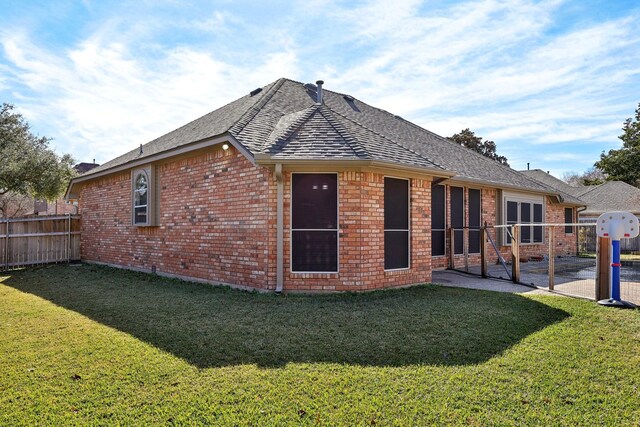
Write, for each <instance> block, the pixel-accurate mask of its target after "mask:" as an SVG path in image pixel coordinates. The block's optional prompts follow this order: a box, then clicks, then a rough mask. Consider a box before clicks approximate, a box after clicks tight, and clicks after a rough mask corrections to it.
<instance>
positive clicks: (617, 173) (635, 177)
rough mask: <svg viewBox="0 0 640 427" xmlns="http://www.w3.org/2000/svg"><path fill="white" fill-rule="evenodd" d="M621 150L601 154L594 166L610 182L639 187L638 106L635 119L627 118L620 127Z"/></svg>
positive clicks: (639, 135) (639, 126)
mask: <svg viewBox="0 0 640 427" xmlns="http://www.w3.org/2000/svg"><path fill="white" fill-rule="evenodd" d="M622 132H623V133H622V135H620V136H619V137H618V138H620V139H621V140H622V148H620V149H619V150H609V152H608V153H607V154H605V153H604V151H603V152H602V154H600V160H598V161H597V162H596V163H595V166H596V167H597V168H599V169H601V170H602V171H603V172H604V173H605V174H606V176H607V180H610V181H614V180H615V181H624V182H626V183H627V184H631V185H635V186H636V187H640V104H638V108H637V109H636V115H635V118H634V119H633V120H632V119H631V118H628V119H627V120H625V122H624V126H623V127H622Z"/></svg>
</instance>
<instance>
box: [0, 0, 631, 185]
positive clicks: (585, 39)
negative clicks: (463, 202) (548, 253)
mask: <svg viewBox="0 0 640 427" xmlns="http://www.w3.org/2000/svg"><path fill="white" fill-rule="evenodd" d="M279 77H288V78H291V79H294V80H298V81H302V82H315V81H316V80H318V79H323V80H324V81H325V88H327V89H329V90H335V91H338V92H343V93H348V94H351V95H353V96H355V97H356V98H359V99H361V100H363V101H365V102H367V103H369V104H371V105H374V106H376V107H379V108H382V109H385V110H388V111H391V112H393V113H394V114H398V115H401V116H403V117H404V118H406V119H408V120H411V121H413V122H415V123H417V124H419V125H421V126H423V127H425V128H427V129H429V130H431V131H433V132H436V133H438V134H440V135H443V136H449V135H452V134H453V133H456V132H459V131H460V130H461V129H463V128H467V127H468V128H471V130H473V131H475V132H476V134H477V135H480V136H482V137H484V138H486V139H492V140H494V141H495V142H496V143H497V146H498V153H499V154H502V155H505V156H506V157H507V158H508V159H509V162H510V164H511V166H512V167H514V168H515V169H524V168H526V164H527V162H529V163H531V167H532V168H540V169H543V170H549V171H551V172H552V173H553V174H554V175H556V176H558V177H562V174H563V173H564V172H568V171H583V170H585V169H587V168H589V167H590V166H592V165H593V163H594V162H595V161H596V160H597V159H598V158H599V154H600V153H601V152H602V151H603V150H609V149H611V148H618V147H620V146H621V141H620V140H619V139H618V138H617V137H618V135H620V134H621V127H622V124H623V122H624V120H625V119H626V118H627V117H631V116H632V115H633V113H634V110H635V108H636V107H637V106H638V103H639V102H640V3H638V2H637V1H615V0H612V1H607V2H601V1H561V0H553V1H539V2H534V1H526V0H522V1H505V2H501V1H467V2H455V1H425V2H420V1H411V0H408V1H405V0H394V1H355V2H354V1H344V2H342V1H331V0H319V1H308V0H307V1H300V2H278V1H273V2H248V1H198V2H183V1H179V0H165V1H162V0H154V1H107V0H100V1H98V0H95V1H94V0H83V1H65V0H59V1H28V2H27V1H24V0H20V1H15V0H3V2H2V11H1V12H0V102H9V103H13V104H15V105H16V107H17V109H18V110H19V111H20V112H21V113H22V114H23V115H24V116H25V117H26V118H27V120H28V121H29V122H30V124H31V126H32V129H33V131H34V132H36V133H38V134H40V135H45V136H48V137H51V138H53V145H54V147H55V149H56V151H57V152H59V153H71V154H72V155H73V156H74V157H75V158H76V160H78V161H88V162H90V161H91V160H92V159H94V158H95V159H96V161H97V162H98V163H102V162H105V161H107V160H109V159H111V158H113V157H116V156H118V155H120V154H122V153H124V152H126V151H129V150H131V149H133V148H135V147H136V146H138V145H139V144H140V143H145V142H148V141H150V140H152V139H154V138H156V137H158V136H160V135H162V134H164V133H166V132H168V131H170V130H172V129H175V128H176V127H179V126H181V125H183V124H185V123H187V122H189V121H191V120H193V119H195V118H197V117H199V116H201V115H203V114H205V113H207V112H209V111H212V110H214V109H216V108H218V107H220V106H222V105H224V104H226V103H227V102H230V101H232V100H234V99H236V98H238V97H240V96H243V95H245V94H246V93H248V92H249V91H250V90H252V89H254V88H256V87H260V86H264V85H266V84H268V83H270V82H272V81H274V80H276V79H277V78H279Z"/></svg>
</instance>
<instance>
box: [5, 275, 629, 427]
mask: <svg viewBox="0 0 640 427" xmlns="http://www.w3.org/2000/svg"><path fill="white" fill-rule="evenodd" d="M479 280H480V279H479ZM639 366H640V311H637V310H636V311H633V310H626V311H619V310H615V309H610V308H604V307H599V306H597V305H596V304H595V303H592V302H588V301H582V300H576V299H570V298H562V297H555V296H520V295H514V294H500V293H492V292H484V291H474V290H467V289H454V288H443V287H437V286H429V285H426V286H421V287H415V288H411V289H404V290H394V291H385V292H375V293H367V294H355V295H351V294H348V295H329V296H303V295H288V296H276V295H273V294H256V293H248V292H240V291H234V290H230V289H225V288H215V287H210V286H207V285H202V284H195V283H188V282H182V281H178V280H170V279H165V278H160V277H157V276H152V275H146V274H138V273H132V272H126V271H120V270H116V269H110V268H106V267H97V266H90V265H82V266H77V267H73V266H71V267H70V266H51V267H43V268H39V269H30V270H22V271H15V272H9V273H0V425H3V426H4V425H11V426H14V425H74V424H80V425H86V424H91V425H113V424H121V425H151V424H153V425H158V424H160V425H194V424H195V425H198V424H210V425H253V426H268V425H278V426H280V425H346V426H370V425H378V426H387V425H398V426H409V425H429V424H438V425H443V424H444V425H446V424H465V425H478V426H486V425H580V426H586V425H616V426H620V425H633V426H637V425H638V424H639V423H640V404H639V401H640V369H639V368H638V367H639Z"/></svg>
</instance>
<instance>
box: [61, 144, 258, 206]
mask: <svg viewBox="0 0 640 427" xmlns="http://www.w3.org/2000/svg"><path fill="white" fill-rule="evenodd" d="M225 142H226V143H229V144H231V145H232V146H233V147H234V148H235V149H237V150H238V151H239V152H240V153H242V154H243V155H244V156H245V157H246V158H247V159H248V160H249V161H250V162H251V163H252V164H254V165H255V164H256V162H255V160H254V158H253V154H251V152H250V151H249V150H247V149H246V148H245V147H244V146H243V145H242V144H241V143H240V142H238V140H236V139H235V138H234V137H233V135H231V134H229V133H224V134H222V135H217V136H214V137H211V138H206V139H202V140H199V141H196V142H193V143H189V144H185V145H181V146H179V147H175V148H171V149H169V150H165V151H162V152H160V153H156V154H152V155H150V156H145V157H139V158H137V159H134V160H131V161H128V162H126V163H122V164H120V165H116V166H113V167H111V168H108V169H104V170H101V171H99V172H95V173H88V174H84V175H81V176H78V177H76V178H73V179H72V180H71V181H70V182H69V185H68V187H67V191H66V193H65V196H64V198H65V200H73V199H77V194H74V193H73V186H74V185H76V184H80V183H82V182H87V181H91V180H93V179H96V178H101V177H104V176H107V175H111V174H114V173H118V172H123V171H127V170H129V169H132V168H135V167H138V166H142V165H146V164H148V163H153V162H157V161H160V160H165V159H168V158H171V157H175V156H179V155H181V154H186V153H190V152H192V151H197V150H201V149H204V148H209V147H213V146H216V145H218V144H223V143H225Z"/></svg>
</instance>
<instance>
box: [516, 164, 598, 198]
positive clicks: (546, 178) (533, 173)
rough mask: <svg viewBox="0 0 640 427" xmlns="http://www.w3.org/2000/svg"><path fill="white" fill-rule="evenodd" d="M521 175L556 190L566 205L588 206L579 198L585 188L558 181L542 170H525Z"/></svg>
mask: <svg viewBox="0 0 640 427" xmlns="http://www.w3.org/2000/svg"><path fill="white" fill-rule="evenodd" d="M520 173H521V174H523V175H526V176H528V177H529V178H531V179H534V180H536V181H538V182H540V183H541V184H544V185H546V186H547V187H551V188H554V189H555V190H556V191H557V192H558V193H559V194H560V196H561V197H562V199H563V201H564V202H566V203H571V204H574V205H580V206H584V205H586V203H585V202H584V200H582V199H581V198H580V197H579V193H582V192H583V191H581V189H582V188H584V187H573V186H571V185H569V184H567V183H566V182H564V181H562V180H561V179H558V178H556V177H555V176H553V175H551V174H549V173H547V172H545V171H543V170H540V169H532V170H524V171H520Z"/></svg>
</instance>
